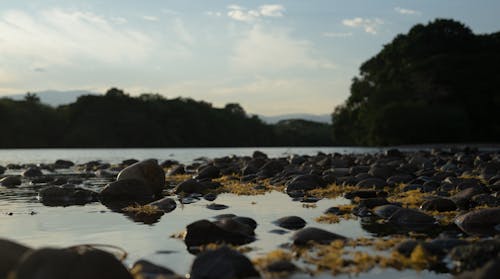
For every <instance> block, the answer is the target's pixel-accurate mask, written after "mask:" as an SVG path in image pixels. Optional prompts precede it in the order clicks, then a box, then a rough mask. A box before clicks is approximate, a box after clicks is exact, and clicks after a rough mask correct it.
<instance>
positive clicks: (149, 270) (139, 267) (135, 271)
mask: <svg viewBox="0 0 500 279" xmlns="http://www.w3.org/2000/svg"><path fill="white" fill-rule="evenodd" d="M130 273H131V274H132V275H133V276H134V278H144V279H148V278H166V277H168V276H170V275H174V274H175V273H174V272H173V271H172V270H170V269H168V268H166V267H163V266H159V265H156V264H154V263H151V262H149V261H146V260H138V261H136V262H135V263H134V265H133V266H132V269H131V270H130Z"/></svg>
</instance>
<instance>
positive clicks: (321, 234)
mask: <svg viewBox="0 0 500 279" xmlns="http://www.w3.org/2000/svg"><path fill="white" fill-rule="evenodd" d="M345 239H346V237H344V236H342V235H339V234H336V233H332V232H329V231H325V230H323V229H319V228H314V227H309V228H305V229H301V230H300V231H297V232H295V234H294V235H293V236H292V240H293V244H294V245H307V244H308V243H310V242H311V241H312V242H316V243H319V244H329V243H330V242H332V241H335V240H345Z"/></svg>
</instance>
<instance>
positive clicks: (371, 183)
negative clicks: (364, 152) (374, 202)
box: [356, 178, 387, 188]
mask: <svg viewBox="0 0 500 279" xmlns="http://www.w3.org/2000/svg"><path fill="white" fill-rule="evenodd" d="M386 185H387V182H385V180H383V179H381V178H366V179H363V180H361V181H359V182H358V183H356V186H359V187H362V188H372V187H375V188H382V187H384V186H386Z"/></svg>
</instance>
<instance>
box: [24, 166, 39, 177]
mask: <svg viewBox="0 0 500 279" xmlns="http://www.w3.org/2000/svg"><path fill="white" fill-rule="evenodd" d="M42 175H43V173H42V171H41V170H40V169H39V168H36V167H31V168H28V169H27V170H25V171H24V172H23V176H24V177H38V176H42Z"/></svg>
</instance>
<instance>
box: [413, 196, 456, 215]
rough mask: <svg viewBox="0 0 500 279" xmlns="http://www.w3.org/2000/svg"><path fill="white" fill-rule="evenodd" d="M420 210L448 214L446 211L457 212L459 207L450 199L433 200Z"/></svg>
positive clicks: (426, 202)
mask: <svg viewBox="0 0 500 279" xmlns="http://www.w3.org/2000/svg"><path fill="white" fill-rule="evenodd" d="M420 209H422V210H426V211H439V212H446V211H453V210H456V209H457V205H456V204H455V203H454V202H453V201H452V200H450V199H445V198H433V199H430V200H427V201H425V202H424V203H423V204H422V205H421V206H420Z"/></svg>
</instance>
